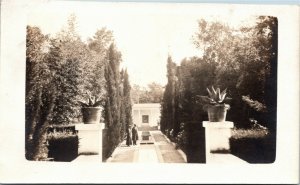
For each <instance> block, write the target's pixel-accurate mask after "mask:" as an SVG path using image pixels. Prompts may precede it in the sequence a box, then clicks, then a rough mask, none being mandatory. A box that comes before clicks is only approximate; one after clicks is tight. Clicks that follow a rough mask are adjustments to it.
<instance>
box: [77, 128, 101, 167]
mask: <svg viewBox="0 0 300 185" xmlns="http://www.w3.org/2000/svg"><path fill="white" fill-rule="evenodd" d="M103 128H104V123H99V124H76V125H75V129H76V130H77V131H78V138H79V148H78V154H79V155H97V156H99V160H100V161H102V129H103Z"/></svg>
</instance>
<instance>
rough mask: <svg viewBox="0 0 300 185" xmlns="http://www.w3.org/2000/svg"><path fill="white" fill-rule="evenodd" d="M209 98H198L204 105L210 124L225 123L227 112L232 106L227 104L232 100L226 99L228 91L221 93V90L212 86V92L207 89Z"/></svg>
mask: <svg viewBox="0 0 300 185" xmlns="http://www.w3.org/2000/svg"><path fill="white" fill-rule="evenodd" d="M206 90H207V92H208V94H209V96H198V97H200V98H201V100H202V102H203V103H204V106H203V108H204V110H205V111H207V113H208V120H209V121H210V122H224V121H225V120H226V114H227V110H229V108H230V105H229V104H227V103H226V102H228V101H229V100H231V98H228V97H226V94H227V93H226V89H225V90H224V91H222V92H221V90H220V88H217V89H216V90H215V88H214V87H213V86H212V88H211V90H209V89H208V88H206Z"/></svg>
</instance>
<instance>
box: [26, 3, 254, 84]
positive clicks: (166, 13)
mask: <svg viewBox="0 0 300 185" xmlns="http://www.w3.org/2000/svg"><path fill="white" fill-rule="evenodd" d="M72 13H73V14H75V15H76V17H77V32H78V33H79V35H80V36H81V38H82V39H83V40H87V38H89V37H92V36H93V35H94V33H95V32H96V30H97V29H101V28H103V27H106V28H107V29H109V30H111V31H113V35H114V38H115V42H116V45H117V48H118V49H119V50H120V51H121V53H122V60H123V62H122V63H121V67H124V68H127V70H128V73H129V78H130V81H131V84H132V85H133V84H138V85H140V86H145V87H146V86H147V84H149V83H151V82H156V83H159V84H161V85H165V84H166V83H167V78H166V71H167V69H166V64H167V58H168V55H170V56H171V57H172V59H173V61H174V62H176V63H177V64H179V63H180V61H181V60H182V59H184V58H186V57H192V56H201V51H200V50H199V49H197V48H196V47H195V45H194V44H193V40H192V36H193V35H194V34H195V33H196V32H197V27H198V23H197V21H198V20H199V19H200V18H205V19H206V20H209V19H211V20H213V19H215V18H216V17H217V18H218V20H219V19H220V18H221V19H222V20H230V24H233V25H237V24H239V23H240V21H241V20H246V19H242V17H244V16H243V13H242V12H236V10H235V11H233V9H232V8H230V7H229V8H225V7H224V10H222V11H218V12H216V11H214V9H213V8H210V7H209V6H205V5H201V6H190V5H182V4H176V3H173V4H172V5H170V4H163V3H161V4H152V3H138V4H134V3H116V2H115V3H95V2H76V1H74V2H55V1H54V2H50V3H43V4H35V5H34V6H32V8H31V9H29V11H28V17H27V21H28V24H29V25H32V26H38V27H40V28H41V30H42V32H43V33H44V34H50V35H55V33H57V32H59V31H60V30H61V29H62V28H63V26H66V24H67V19H68V17H69V16H70V15H71V14H72ZM235 14H238V15H239V16H234V15H235ZM246 15H247V16H249V15H248V14H246ZM233 17H235V18H234V19H233Z"/></svg>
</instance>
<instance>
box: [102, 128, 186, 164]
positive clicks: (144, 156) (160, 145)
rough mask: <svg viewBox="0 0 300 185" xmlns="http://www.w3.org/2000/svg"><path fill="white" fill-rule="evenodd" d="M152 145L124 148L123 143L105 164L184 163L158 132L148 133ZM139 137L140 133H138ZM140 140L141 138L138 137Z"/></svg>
mask: <svg viewBox="0 0 300 185" xmlns="http://www.w3.org/2000/svg"><path fill="white" fill-rule="evenodd" d="M150 134H151V137H152V138H151V139H152V141H153V142H152V143H153V144H149V143H148V144H147V143H143V142H138V145H136V146H130V147H128V146H126V144H125V141H124V142H123V143H121V145H120V146H119V147H117V148H116V150H115V151H114V152H113V154H112V157H111V158H109V159H108V160H107V161H106V162H111V163H115V162H121V163H122V162H125V163H185V162H186V160H185V156H184V154H183V153H182V152H180V151H178V150H176V149H175V146H174V145H173V144H172V143H171V142H170V141H168V139H167V138H166V137H165V136H164V135H163V134H162V133H161V132H160V131H158V130H157V131H150ZM139 135H140V136H141V131H140V132H139ZM139 138H141V137H139Z"/></svg>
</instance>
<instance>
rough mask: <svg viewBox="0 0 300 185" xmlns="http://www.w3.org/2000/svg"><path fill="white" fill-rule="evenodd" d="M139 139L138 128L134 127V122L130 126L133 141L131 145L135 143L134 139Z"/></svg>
mask: <svg viewBox="0 0 300 185" xmlns="http://www.w3.org/2000/svg"><path fill="white" fill-rule="evenodd" d="M137 140H139V134H138V130H137V127H136V124H134V125H133V128H132V141H133V145H136V141H137Z"/></svg>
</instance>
